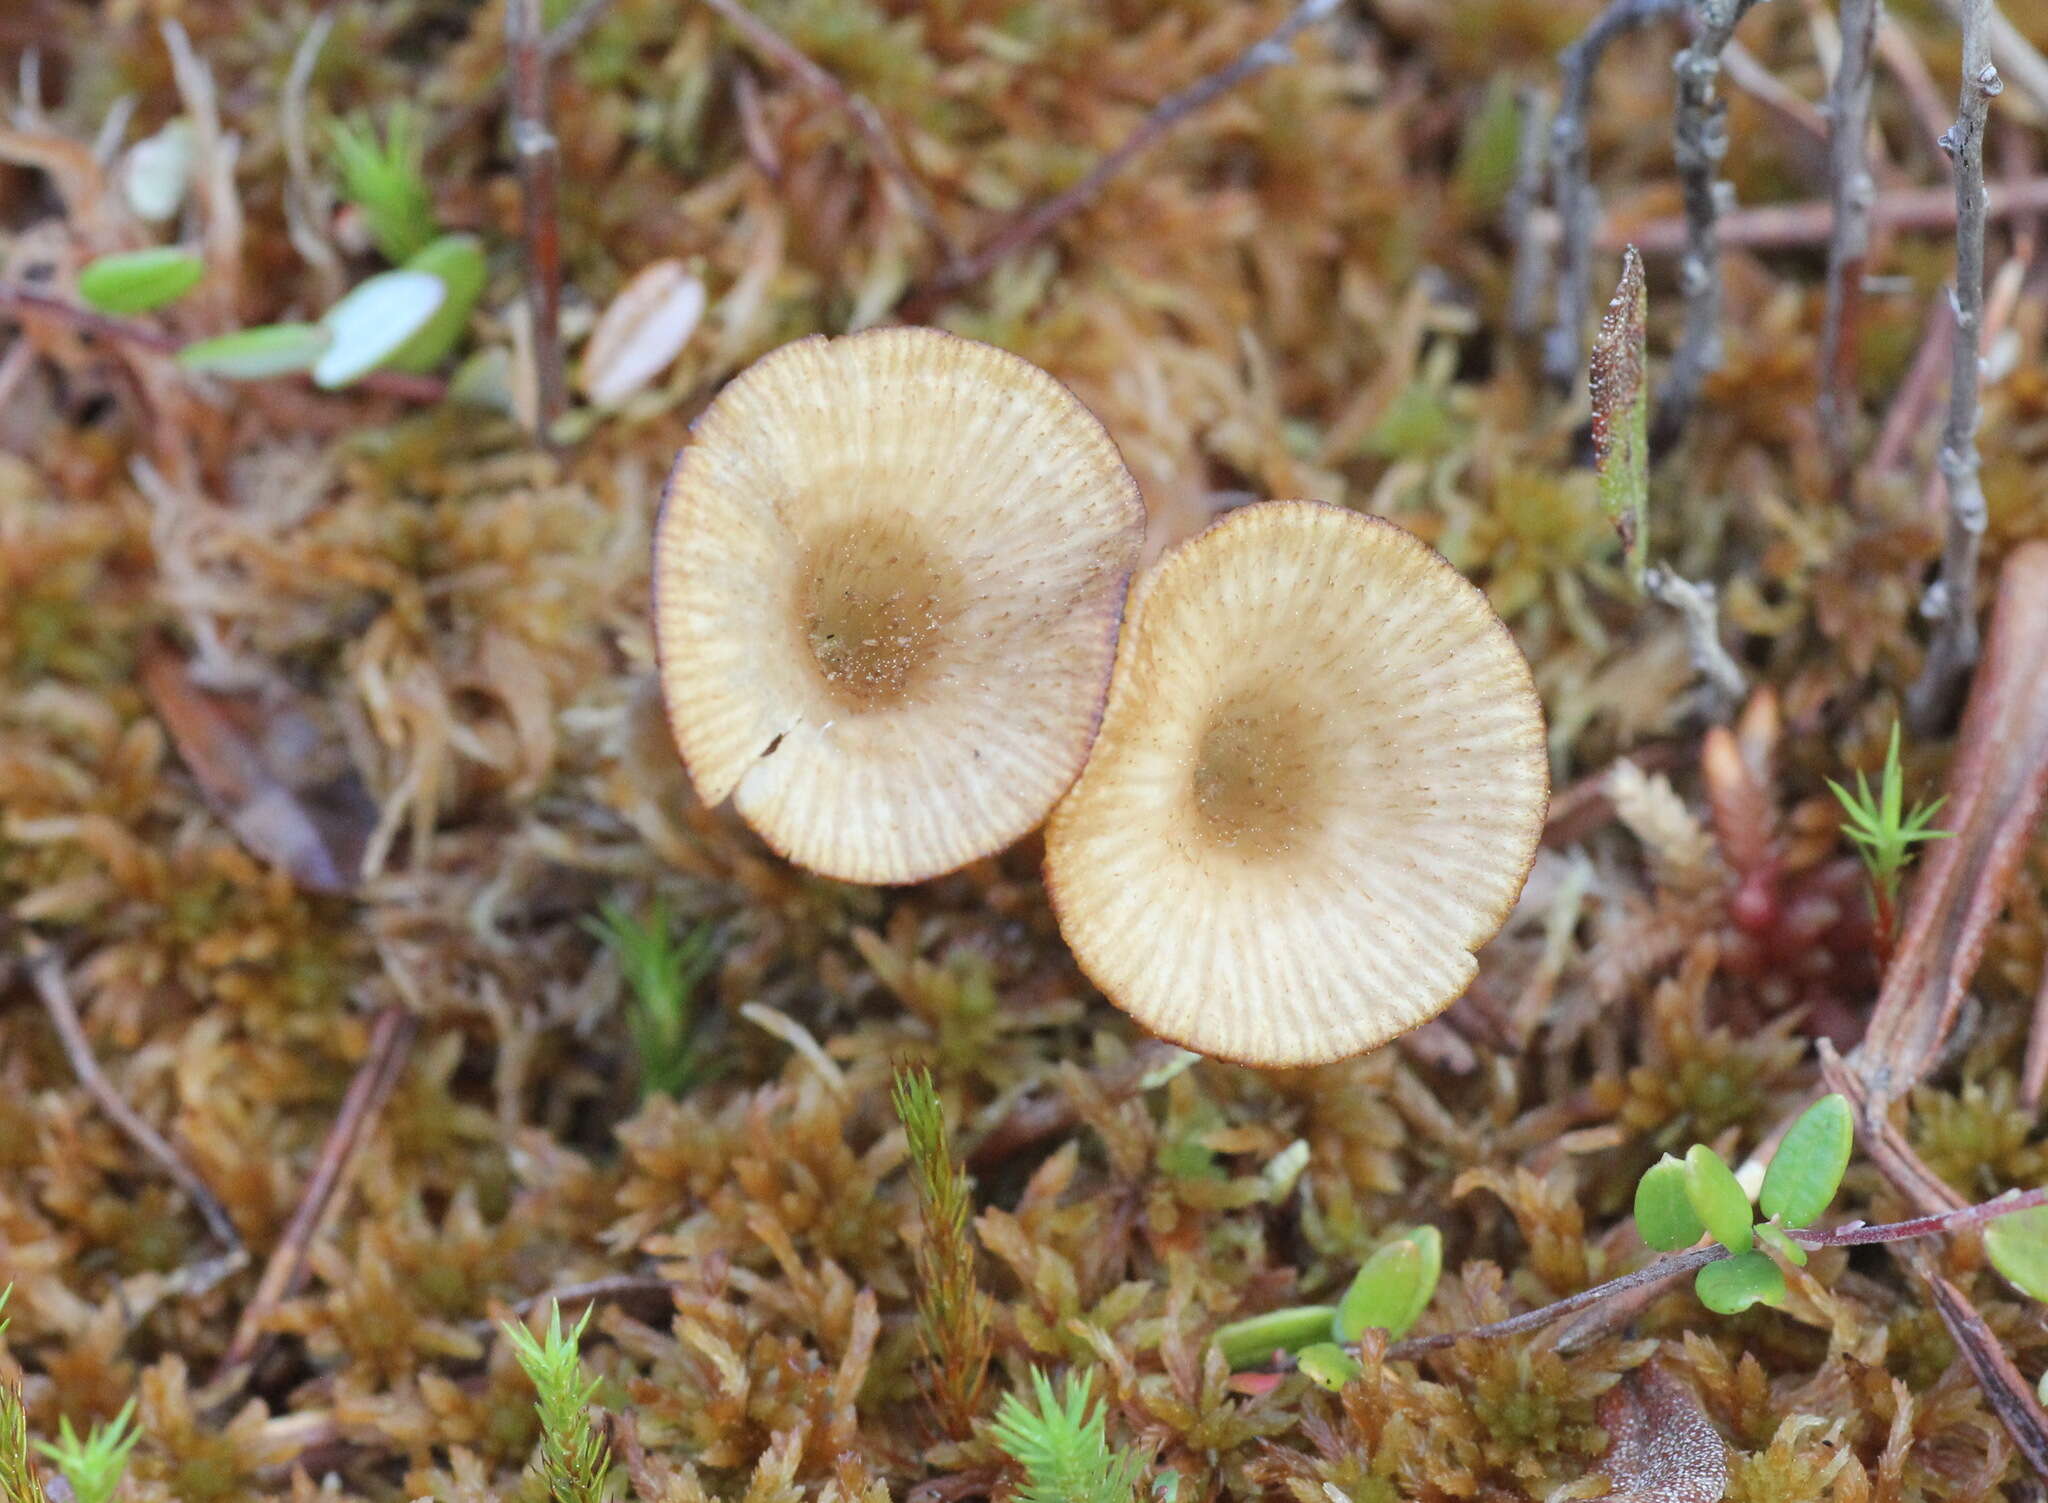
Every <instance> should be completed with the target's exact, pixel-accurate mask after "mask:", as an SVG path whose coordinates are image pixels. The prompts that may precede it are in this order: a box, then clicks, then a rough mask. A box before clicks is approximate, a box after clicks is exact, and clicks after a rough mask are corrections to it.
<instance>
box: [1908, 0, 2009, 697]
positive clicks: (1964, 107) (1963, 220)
mask: <svg viewBox="0 0 2048 1503" xmlns="http://www.w3.org/2000/svg"><path fill="white" fill-rule="evenodd" d="M1990 20H1991V0H1969V6H1968V8H1967V9H1966V10H1965V11H1964V13H1963V89H1962V101H1961V105H1960V107H1959V108H1958V110H1957V113H1956V123H1955V124H1954V125H1952V126H1950V127H1949V129H1948V134H1946V135H1945V136H1943V137H1942V138H1941V142H1942V147H1943V149H1945V150H1946V151H1947V152H1948V153H1949V155H1950V156H1951V157H1952V158H1953V159H1954V161H1955V172H1956V285H1955V314H1956V320H1955V321H1956V336H1955V349H1954V352H1953V358H1952V359H1951V361H1950V365H1949V390H1948V426H1947V428H1946V430H1945V431H1944V432H1943V434H1942V440H1941V459H1940V466H1941V474H1942V477H1943V478H1944V479H1945V480H1947V482H1948V538H1947V541H1946V543H1945V544H1944V545H1943V548H1942V558H1941V573H1940V576H1939V577H1938V578H1937V579H1936V580H1935V582H1934V584H1933V585H1932V586H1930V587H1929V589H1928V591H1927V594H1926V596H1925V598H1923V599H1922V600H1921V602H1920V612H1921V614H1922V615H1924V616H1926V617H1927V618H1928V619H1929V620H1930V621H1932V622H1934V636H1933V639H1932V640H1931V641H1930V642H1929V643H1928V644H1927V662H1926V664H1925V666H1924V667H1923V668H1922V669H1921V671H1920V677H1919V679H1918V680H1917V681H1916V682H1915V683H1914V685H1913V687H1912V688H1911V689H1910V690H1909V691H1908V692H1907V694H1906V718H1907V721H1908V723H1909V724H1910V725H1911V726H1912V727H1913V729H1914V730H1916V731H1917V732H1919V733H1920V734H1921V735H1928V734H1931V733H1932V732H1934V731H1935V730H1937V729H1938V728H1939V727H1940V725H1941V724H1942V722H1944V721H1945V720H1946V719H1947V718H1948V714H1949V711H1950V709H1951V707H1952V706H1953V705H1954V703H1955V699H1956V695H1957V692H1958V690H1959V689H1960V688H1961V686H1962V682H1963V678H1964V675H1965V674H1967V673H1968V672H1969V671H1970V665H1971V664H1972V663H1974V662H1976V661H1977V552H1978V548H1979V545H1980V544H1981V543H1982V542H1983V538H1984V524H1985V515H1984V488H1983V486H1982V485H1981V484H1979V483H1978V477H1977V420H1978V412H1977V387H1978V381H1979V370H1980V367H1979V361H1980V355H1979V342H1980V341H1981V339H1982V338H1983V330H1984V210H1985V195H1984V126H1985V122H1986V120H1987V119H1988V118H1989V116H1990V113H1991V101H1992V99H1993V98H1994V97H1996V95H1997V94H1998V92H1999V90H2001V89H2002V88H2004V87H2005V85H2004V84H2003V83H2002V82H2000V80H1999V77H1998V70H1997V69H1996V68H1994V67H1992V65H1991V37H1990Z"/></svg>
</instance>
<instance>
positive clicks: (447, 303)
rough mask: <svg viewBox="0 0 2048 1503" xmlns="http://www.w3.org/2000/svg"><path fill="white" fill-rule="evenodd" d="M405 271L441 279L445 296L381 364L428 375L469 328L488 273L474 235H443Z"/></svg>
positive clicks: (411, 261) (417, 256) (482, 253)
mask: <svg viewBox="0 0 2048 1503" xmlns="http://www.w3.org/2000/svg"><path fill="white" fill-rule="evenodd" d="M405 269H406V270H407V271H423V272H425V273H426V274H427V275H428V276H431V277H438V278H440V281H441V286H442V287H443V288H444V289H445V290H446V293H447V295H446V297H445V298H444V299H443V301H442V303H441V306H440V307H439V308H437V309H435V310H434V316H433V317H432V318H429V319H428V320H427V322H426V325H425V327H423V328H422V329H421V330H420V331H419V333H417V334H415V335H413V337H412V338H410V339H408V340H407V341H406V342H405V343H404V344H403V345H401V346H399V348H398V352H397V353H396V354H394V355H393V356H392V357H391V358H390V359H389V360H387V361H385V362H384V364H385V365H386V367H388V368H389V369H391V370H395V371H428V370H432V369H433V368H434V367H435V366H437V365H439V364H440V363H441V362H442V361H443V360H445V359H447V358H448V354H449V352H450V351H451V350H453V349H454V348H455V345H456V342H457V341H459V340H460V339H461V338H462V336H463V334H464V333H465V332H466V331H467V330H468V328H469V315H470V312H471V311H472V310H473V309H474V308H475V307H476V302H477V299H478V298H480V297H482V296H483V292H484V279H485V277H486V275H487V273H488V268H487V267H486V266H485V264H484V250H483V245H482V243H481V242H480V241H478V239H477V238H476V236H474V235H443V236H442V237H441V238H440V239H439V240H436V241H435V242H434V243H433V244H432V245H429V246H428V247H427V248H426V249H425V250H423V251H421V252H420V253H419V254H418V255H416V256H414V257H413V258H412V259H411V260H410V261H408V262H406V263H405Z"/></svg>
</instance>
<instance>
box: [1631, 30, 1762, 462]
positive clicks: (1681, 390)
mask: <svg viewBox="0 0 2048 1503" xmlns="http://www.w3.org/2000/svg"><path fill="white" fill-rule="evenodd" d="M1755 4H1756V0H1694V6H1693V16H1694V19H1695V21H1696V23H1697V31H1696V32H1695V34H1694V36H1693V39H1692V42H1691V44H1690V45H1689V46H1687V47H1685V48H1683V49H1682V50H1681V51H1680V52H1679V54H1678V58H1677V61H1676V62H1675V63H1673V65H1672V68H1673V71H1674V72H1675V73H1676V74H1677V75H1678V100H1677V104H1676V106H1675V108H1674V110H1673V112H1672V131H1671V147H1672V154H1673V155H1674V157H1675V158H1676V159H1677V164H1678V181H1679V186H1680V190H1681V191H1682V193H1683V194H1684V198H1685V231H1686V234H1685V254H1684V256H1683V258H1682V259H1681V260H1680V262H1679V269H1678V285H1679V290H1680V292H1681V294H1682V295H1683V296H1684V299H1685V319H1684V323H1683V326H1682V328H1681V331H1680V333H1679V338H1678V348H1677V350H1675V351H1674V352H1673V354H1672V357H1671V367H1670V369H1669V370H1668V371H1666V372H1665V376H1664V386H1663V389H1662V391H1660V392H1659V393H1658V400H1657V416H1656V431H1657V437H1658V438H1659V439H1661V440H1663V441H1664V442H1669V441H1670V440H1671V439H1673V438H1675V437H1676V436H1677V435H1678V433H1679V431H1680V430H1681V429H1683V428H1684V426H1685V420H1686V417H1687V415H1688V414H1690V413H1691V411H1692V407H1693V403H1694V402H1696V401H1698V400H1699V394H1700V387H1701V385H1702V384H1703V383H1704V382H1705V381H1706V378H1707V376H1708V375H1709V374H1710V373H1712V372H1713V371H1716V370H1718V369H1720V366H1721V236H1720V222H1721V213H1722V211H1723V210H1724V209H1727V208H1732V207H1733V206H1734V205H1733V203H1732V198H1733V190H1732V189H1731V188H1730V187H1729V186H1728V185H1727V184H1726V183H1725V182H1723V181H1722V180H1721V177H1720V170H1721V159H1722V157H1724V156H1726V155H1727V153H1728V121H1727V115H1728V106H1727V103H1726V101H1724V100H1723V99H1722V98H1721V95H1720V92H1719V90H1718V89H1716V88H1715V80H1716V79H1717V78H1718V77H1719V76H1720V72H1721V53H1722V51H1723V49H1725V48H1726V47H1727V45H1728V39H1729V38H1730V37H1732V36H1733V35H1734V34H1735V28H1736V25H1737V24H1738V23H1739V22H1740V21H1741V20H1742V18H1743V16H1745V15H1746V14H1748V12H1749V9H1750V7H1751V6H1753V5H1755ZM1660 447H1661V444H1660Z"/></svg>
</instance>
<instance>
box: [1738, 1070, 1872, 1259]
mask: <svg viewBox="0 0 2048 1503" xmlns="http://www.w3.org/2000/svg"><path fill="white" fill-rule="evenodd" d="M1855 1143H1856V1128H1855V1124H1854V1122H1853V1121H1852V1119H1851V1115H1850V1112H1849V1103H1848V1100H1847V1099H1846V1098H1844V1097H1843V1096H1841V1095H1840V1094H1834V1095H1828V1096H1823V1097H1821V1098H1820V1100H1818V1101H1816V1102H1814V1104H1813V1105H1812V1106H1809V1107H1808V1108H1807V1109H1806V1110H1805V1111H1804V1112H1802V1113H1800V1116H1799V1120H1798V1121H1797V1122H1794V1123H1793V1124H1792V1126H1791V1129H1790V1130H1789V1131H1787V1132H1786V1134H1785V1139H1784V1141H1783V1142H1781V1143H1780V1144H1779V1145H1778V1151H1777V1152H1776V1153H1774V1154H1772V1155H1771V1166H1770V1168H1769V1169H1767V1170H1765V1171H1764V1188H1763V1193H1762V1195H1760V1196H1759V1197H1758V1199H1757V1204H1758V1206H1759V1207H1760V1208H1761V1209H1762V1211H1763V1213H1764V1214H1765V1215H1766V1216H1775V1217H1776V1218H1777V1219H1778V1220H1779V1221H1781V1222H1783V1223H1784V1224H1785V1225H1786V1226H1810V1225H1812V1224H1813V1223H1814V1222H1815V1221H1818V1220H1819V1219H1820V1217H1821V1215H1822V1213H1823V1212H1825V1211H1826V1210H1827V1208H1828V1206H1829V1205H1830V1204H1831V1203H1832V1202H1833V1200H1834V1198H1835V1191H1837V1190H1839V1189H1840V1188H1841V1187H1842V1175H1843V1173H1844V1171H1846V1170H1847V1169H1848V1167H1849V1152H1850V1150H1851V1149H1852V1148H1853V1147H1854V1146H1855Z"/></svg>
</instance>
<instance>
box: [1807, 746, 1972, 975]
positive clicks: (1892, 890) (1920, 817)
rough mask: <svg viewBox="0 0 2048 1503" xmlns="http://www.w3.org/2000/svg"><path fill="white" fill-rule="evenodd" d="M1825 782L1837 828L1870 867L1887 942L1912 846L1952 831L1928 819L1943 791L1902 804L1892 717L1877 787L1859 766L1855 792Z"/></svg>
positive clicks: (1902, 786)
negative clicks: (1839, 819) (1836, 808)
mask: <svg viewBox="0 0 2048 1503" xmlns="http://www.w3.org/2000/svg"><path fill="white" fill-rule="evenodd" d="M1828 787H1829V788H1831V789H1833V790H1834V795H1835V798H1836V799H1837V800H1838V801H1840V803H1841V805H1842V815H1843V823H1842V833H1843V834H1844V835H1846V836H1848V837H1849V839H1850V840H1852V841H1854V842H1855V843H1856V848H1857V850H1858V852H1859V853H1860V854H1861V855H1862V857H1863V864H1864V865H1865V866H1866V867H1868V868H1869V869H1870V888H1871V892H1872V894H1873V895H1874V897H1875V900H1876V905H1877V930H1878V933H1879V935H1880V936H1882V938H1883V940H1884V942H1885V943H1886V944H1887V945H1889V941H1890V938H1891V935H1892V933H1893V930H1894V929H1895V927H1896V920H1895V917H1894V916H1895V915H1896V913H1897V912H1898V902H1899V875H1900V873H1901V872H1903V871H1904V870H1905V867H1906V863H1907V862H1908V861H1910V860H1911V859H1912V856H1913V847H1914V846H1915V845H1917V844H1919V843H1920V842H1921V841H1925V840H1946V839H1947V838H1948V837H1949V836H1950V835H1952V834H1954V833H1955V832H1954V831H1952V830H1936V829H1933V828H1931V827H1930V825H1929V821H1931V820H1932V819H1933V818H1934V816H1935V815H1936V814H1938V813H1939V812H1940V811H1941V806H1942V805H1943V804H1945V803H1947V802H1948V799H1947V796H1946V795H1944V796H1942V797H1941V798H1938V799H1936V800H1935V801H1934V802H1933V803H1931V804H1925V805H1920V804H1916V805H1914V807H1913V808H1912V809H1911V810H1910V811H1909V810H1907V809H1906V808H1905V779H1904V777H1903V776H1902V775H1901V773H1900V771H1899V724H1898V722H1897V721H1896V720H1895V721H1893V722H1892V737H1891V742H1890V744H1889V745H1888V746H1887V747H1886V748H1885V754H1884V769H1883V771H1881V772H1880V773H1879V774H1878V779H1877V792H1876V793H1875V794H1873V793H1872V792H1871V791H1870V780H1869V779H1868V778H1867V777H1865V776H1864V775H1863V772H1862V770H1861V769H1858V771H1857V773H1856V791H1855V792H1854V793H1851V792H1850V791H1849V790H1848V789H1846V788H1844V787H1843V786H1842V785H1841V784H1840V783H1837V782H1836V781H1835V780H1834V779H1833V778H1830V779H1828Z"/></svg>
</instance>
